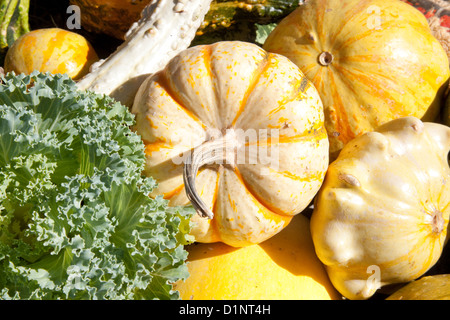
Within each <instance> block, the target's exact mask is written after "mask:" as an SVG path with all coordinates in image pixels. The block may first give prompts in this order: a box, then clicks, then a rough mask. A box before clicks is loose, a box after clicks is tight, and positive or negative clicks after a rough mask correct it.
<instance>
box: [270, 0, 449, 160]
mask: <svg viewBox="0 0 450 320" xmlns="http://www.w3.org/2000/svg"><path fill="white" fill-rule="evenodd" d="M264 49H266V50H267V51H270V52H276V53H280V54H283V55H285V56H286V57H288V58H289V59H291V60H292V61H293V62H294V63H296V64H297V65H298V66H299V67H300V69H301V70H302V71H303V72H304V74H305V75H306V76H307V77H308V78H309V79H310V80H311V81H312V82H313V83H314V85H315V86H316V88H317V90H318V91H319V93H320V96H321V98H322V102H323V105H324V111H325V124H326V128H327V131H328V135H329V138H330V153H331V158H332V159H335V158H336V156H337V155H338V153H339V151H340V150H341V149H342V147H343V146H344V145H345V144H346V143H347V142H348V141H350V140H351V139H353V138H355V137H356V136H358V135H360V134H362V133H364V132H367V131H372V130H374V129H375V128H377V127H378V126H379V125H381V124H383V123H386V122H388V121H390V120H393V119H396V118H400V117H403V116H414V117H417V118H420V119H422V120H423V121H432V120H434V119H435V117H436V116H437V114H438V113H439V108H440V103H441V102H442V99H443V94H444V91H445V89H446V87H447V81H448V79H449V75H450V71H449V61H448V58H447V55H446V52H445V50H444V49H443V47H442V45H441V44H440V43H439V41H438V40H437V39H436V38H435V37H433V35H432V34H431V31H430V28H429V25H428V23H427V20H426V18H425V17H424V15H423V14H422V13H421V12H420V11H418V10H417V9H415V8H414V7H413V6H411V5H409V4H407V3H404V2H402V1H399V0H391V1H385V0H310V1H307V2H306V3H305V4H304V5H300V6H299V7H298V8H297V9H296V10H295V11H294V12H292V13H291V14H290V15H289V16H287V17H286V18H284V19H283V20H282V21H281V22H280V23H279V25H278V26H277V27H276V28H275V29H274V30H273V32H272V33H271V34H270V35H269V37H268V39H267V41H266V42H265V43H264Z"/></svg>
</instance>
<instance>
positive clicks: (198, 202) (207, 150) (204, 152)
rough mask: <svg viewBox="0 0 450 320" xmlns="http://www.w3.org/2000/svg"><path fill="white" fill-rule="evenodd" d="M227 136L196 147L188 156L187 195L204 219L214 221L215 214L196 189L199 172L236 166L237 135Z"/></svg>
mask: <svg viewBox="0 0 450 320" xmlns="http://www.w3.org/2000/svg"><path fill="white" fill-rule="evenodd" d="M230 132H231V133H230V134H226V135H224V136H222V137H220V138H217V139H211V140H208V141H206V142H204V143H203V144H201V145H199V146H198V147H195V148H194V149H193V150H192V151H191V152H190V153H189V154H188V156H187V159H186V161H185V163H184V168H183V181H184V187H185V190H186V195H187V197H188V199H189V201H190V202H191V203H192V205H193V207H194V208H195V210H196V211H197V213H198V214H199V215H200V216H201V217H203V218H209V219H212V218H213V217H214V213H213V212H212V211H211V209H210V208H209V207H208V206H207V205H206V203H205V202H204V201H203V200H202V199H201V198H200V195H199V194H198V192H197V189H196V187H195V178H196V177H197V173H198V170H199V169H200V168H201V167H203V166H205V165H211V164H219V165H221V164H222V165H231V166H234V165H235V162H236V161H235V156H236V150H237V147H238V144H237V139H236V137H235V135H233V134H232V131H230Z"/></svg>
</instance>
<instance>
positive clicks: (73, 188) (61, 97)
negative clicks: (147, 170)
mask: <svg viewBox="0 0 450 320" xmlns="http://www.w3.org/2000/svg"><path fill="white" fill-rule="evenodd" d="M133 123H134V117H133V115H132V114H131V113H130V112H129V111H128V109H127V108H126V107H124V106H123V105H121V104H120V103H118V102H116V101H114V100H113V99H112V98H110V97H108V96H104V95H98V94H94V93H91V92H83V91H77V88H76V85H75V83H74V82H73V81H72V80H71V79H69V78H68V77H67V76H62V75H50V74H41V73H33V74H32V75H29V76H26V75H14V74H7V75H6V76H5V77H4V78H2V84H1V85H0V298H3V299H175V298H178V292H176V291H173V290H172V286H171V283H172V282H175V281H177V280H179V279H185V278H186V277H187V276H188V272H187V267H186V264H185V260H186V258H187V252H186V251H185V250H184V245H185V244H187V243H188V242H189V241H190V239H189V236H188V234H189V231H190V224H189V221H190V217H191V215H192V214H193V212H192V211H191V210H189V209H187V208H183V209H182V208H172V207H168V205H167V202H166V201H165V200H164V199H162V198H160V197H159V198H155V199H152V198H150V197H149V196H148V194H149V193H150V192H151V190H152V189H153V188H154V187H155V181H154V180H153V179H151V178H146V177H143V175H142V171H143V168H144V164H145V153H144V145H143V143H142V141H141V138H140V137H139V136H138V135H137V134H135V133H134V132H132V131H131V130H130V127H131V126H132V125H133Z"/></svg>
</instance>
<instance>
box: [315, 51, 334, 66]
mask: <svg viewBox="0 0 450 320" xmlns="http://www.w3.org/2000/svg"><path fill="white" fill-rule="evenodd" d="M333 58H334V57H333V55H332V54H331V53H330V52H328V51H323V52H322V53H321V54H320V55H319V57H318V60H319V63H320V64H321V65H322V66H324V67H326V66H329V65H330V64H331V63H332V62H333Z"/></svg>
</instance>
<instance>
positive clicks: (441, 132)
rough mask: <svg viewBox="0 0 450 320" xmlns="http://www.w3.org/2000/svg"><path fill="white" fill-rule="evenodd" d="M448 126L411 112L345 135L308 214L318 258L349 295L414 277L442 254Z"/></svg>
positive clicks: (449, 195) (448, 195) (448, 188)
mask: <svg viewBox="0 0 450 320" xmlns="http://www.w3.org/2000/svg"><path fill="white" fill-rule="evenodd" d="M449 150H450V128H449V127H447V126H444V125H441V124H437V123H427V122H425V123H424V122H422V121H420V120H419V119H417V118H414V117H405V118H399V119H396V120H392V121H390V122H388V123H386V124H384V125H382V126H381V127H379V128H378V129H377V130H376V131H374V132H369V133H366V134H363V135H361V136H359V137H357V138H355V139H353V140H352V141H350V142H349V143H348V144H347V145H346V146H345V147H344V149H343V150H342V151H341V153H340V154H339V157H338V158H337V159H336V160H335V161H333V162H332V163H331V164H330V166H329V167H328V171H327V174H326V177H325V180H324V183H323V185H322V188H321V190H320V191H319V193H318V195H317V197H316V201H315V205H314V211H313V214H312V217H311V233H312V237H313V242H314V246H315V249H316V253H317V255H318V257H319V259H320V260H321V261H322V262H323V263H324V264H325V266H326V269H327V272H328V275H329V276H330V280H331V281H332V283H333V285H334V286H335V287H336V289H338V290H339V291H340V292H341V294H343V295H344V296H345V297H347V298H349V299H367V298H369V297H371V296H372V295H373V294H374V293H375V292H376V291H377V289H378V288H379V287H381V286H384V285H388V284H393V283H405V282H409V281H411V280H414V279H417V278H419V277H420V276H421V275H423V274H424V273H425V272H426V271H427V270H429V269H430V268H431V267H432V266H433V265H434V264H435V263H436V261H437V260H438V259H439V257H440V256H441V253H442V250H443V247H444V245H445V243H446V241H447V240H448V237H447V232H448V222H449V214H450V206H449V205H450V169H449V165H448V160H447V155H448V153H449Z"/></svg>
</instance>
